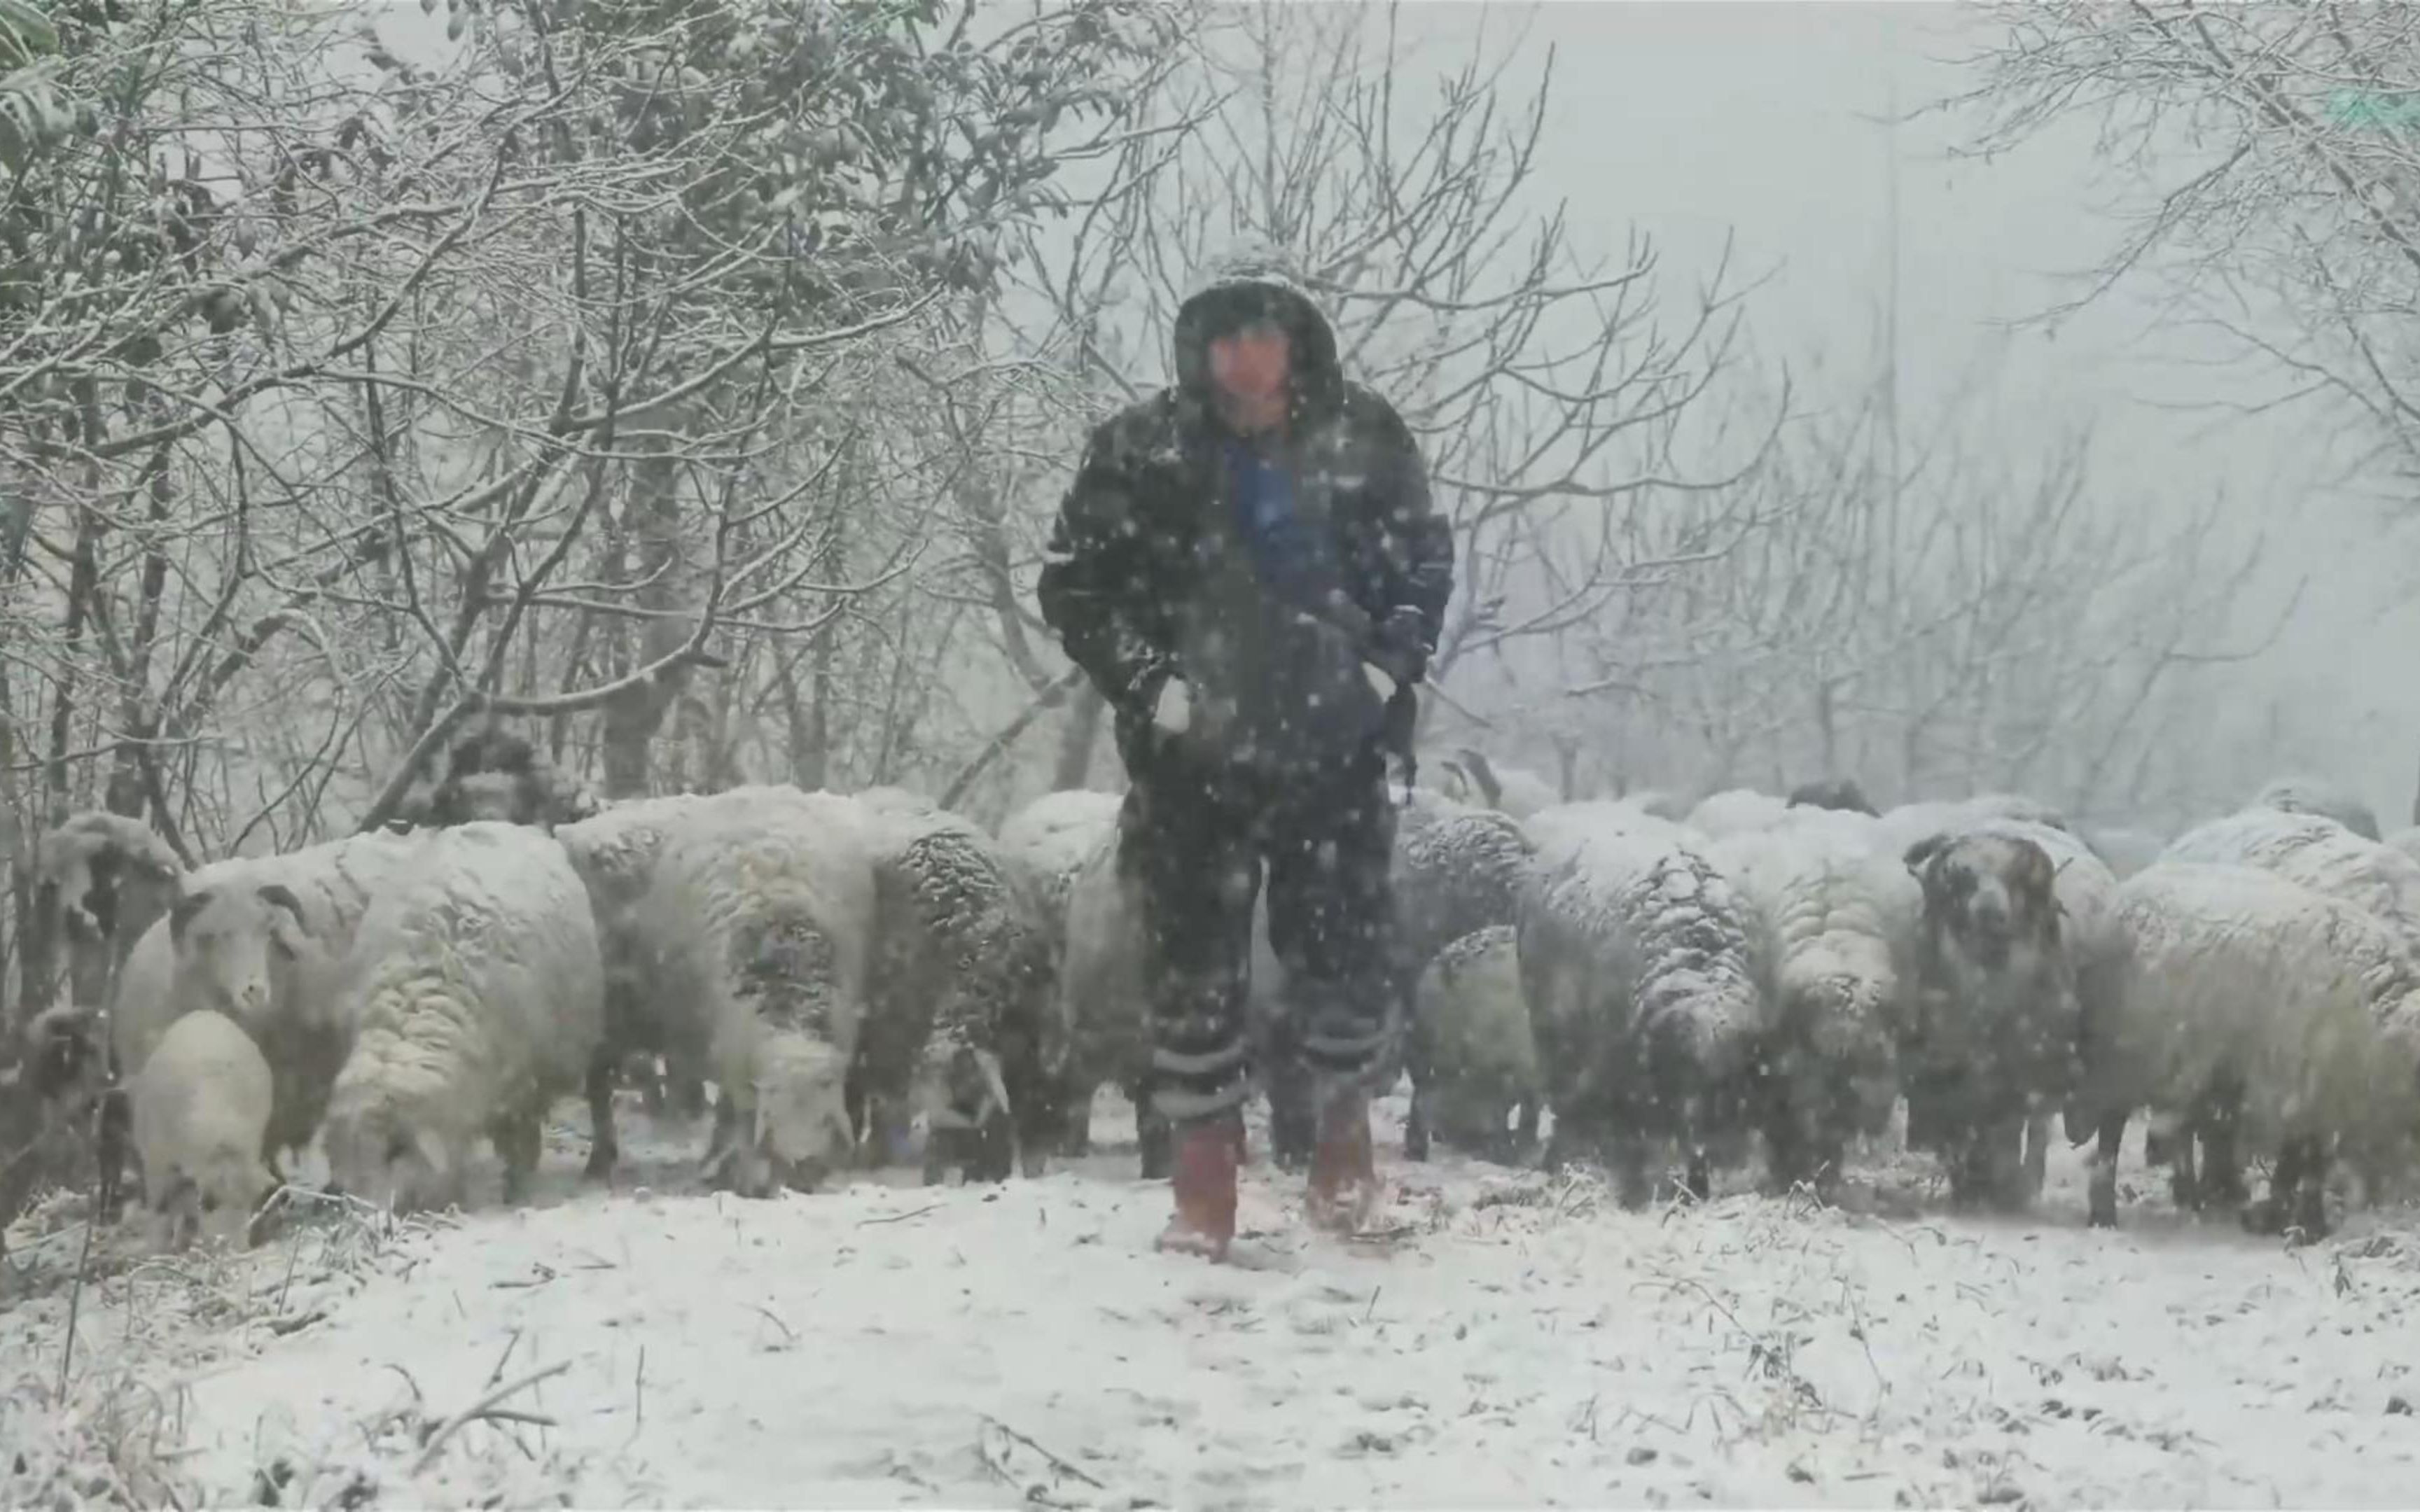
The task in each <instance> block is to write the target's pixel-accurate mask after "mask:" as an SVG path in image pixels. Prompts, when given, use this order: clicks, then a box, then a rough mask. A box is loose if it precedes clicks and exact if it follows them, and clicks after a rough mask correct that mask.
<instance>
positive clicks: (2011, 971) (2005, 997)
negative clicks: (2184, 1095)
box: [1900, 829, 2082, 1207]
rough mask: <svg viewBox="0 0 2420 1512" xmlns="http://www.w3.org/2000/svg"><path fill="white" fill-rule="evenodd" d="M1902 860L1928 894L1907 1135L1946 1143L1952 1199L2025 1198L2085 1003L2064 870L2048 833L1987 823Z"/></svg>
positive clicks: (1917, 1144)
mask: <svg viewBox="0 0 2420 1512" xmlns="http://www.w3.org/2000/svg"><path fill="white" fill-rule="evenodd" d="M1906 862H1907V865H1908V867H1909V869H1910V870H1911V871H1913V872H1915V873H1916V880H1917V882H1918V883H1919V884H1920V885H1921V887H1922V888H1923V893H1924V914H1923V926H1922V933H1921V934H1920V936H1919V947H1918V961H1919V968H1918V981H1919V989H1918V993H1917V997H1916V1014H1915V1018H1914V1021H1913V1023H1912V1024H1911V1025H1910V1026H1909V1028H1908V1031H1907V1033H1906V1034H1905V1036H1904V1037H1903V1039H1902V1041H1901V1044H1900V1082H1901V1086H1902V1087H1903V1088H1905V1090H1906V1092H1907V1101H1908V1145H1909V1148H1911V1149H1935V1150H1937V1151H1938V1152H1939V1153H1940V1155H1941V1157H1942V1160H1943V1164H1944V1165H1946V1166H1947V1173H1948V1176H1949V1181H1950V1191H1951V1196H1953V1198H1954V1199H1956V1200H1958V1201H1961V1202H1968V1201H1975V1200H1981V1201H1985V1202H1989V1203H1992V1204H1993V1205H1996V1206H2002V1207H2017V1206H2021V1205H2022V1204H2023V1203H2024V1201H2025V1200H2026V1199H2027V1198H2028V1197H2029V1196H2030V1195H2031V1193H2032V1192H2033V1191H2034V1190H2037V1189H2038V1183H2037V1182H2036V1181H2035V1180H2034V1177H2033V1171H2034V1170H2035V1169H2036V1168H2038V1167H2039V1166H2040V1164H2041V1162H2042V1160H2043V1158H2044V1156H2045V1154H2046V1140H2047V1129H2046V1127H2045V1126H2044V1124H2043V1119H2044V1117H2045V1115H2044V1113H2043V1107H2044V1105H2045V1104H2046V1103H2047V1102H2049V1101H2051V1100H2055V1099H2057V1098H2060V1097H2063V1096H2064V1095H2065V1093H2066V1091H2067V1089H2068V1088H2069V1087H2070V1085H2071V1079H2072V1074H2073V1064H2074V1057H2075V1045H2076V1034H2077V1026H2078V1021H2079V1017H2080V1014H2081V1011H2082V1010H2081V1008H2080V1006H2079V1003H2078V998H2077V982H2076V972H2075V966H2074V963H2073V961H2072V959H2071V955H2070V953H2069V951H2068V949H2067V947H2066V942H2065V938H2064V934H2063V932H2062V928H2061V918H2060V902H2059V895H2058V887H2057V877H2058V873H2057V870H2056V868H2055V863H2054V862H2053V860H2052V858H2051V856H2050V854H2049V852H2048V851H2047V850H2046V849H2045V848H2044V846H2043V845H2042V843H2040V839H2039V838H2037V837H2031V836H2027V835H2024V834H2012V833H1995V832H1993V831H1991V830H1987V829H1969V830H1967V831H1965V832H1963V833H1961V834H1955V835H1936V836H1933V837H1931V838H1930V839H1927V840H1925V841H1919V842H1918V843H1917V844H1916V845H1915V846H1912V847H1911V848H1910V849H1909V851H1908V853H1907V856H1906ZM2028 1140H2030V1141H2031V1143H2030V1146H2028V1144H2027V1141H2028Z"/></svg>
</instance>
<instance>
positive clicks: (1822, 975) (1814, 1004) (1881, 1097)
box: [1709, 809, 1924, 1187]
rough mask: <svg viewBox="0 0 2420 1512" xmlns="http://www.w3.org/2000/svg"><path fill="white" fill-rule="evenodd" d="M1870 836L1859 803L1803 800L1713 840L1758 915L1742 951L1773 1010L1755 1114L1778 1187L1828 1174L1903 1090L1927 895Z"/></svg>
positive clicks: (1823, 1181)
mask: <svg viewBox="0 0 2420 1512" xmlns="http://www.w3.org/2000/svg"><path fill="white" fill-rule="evenodd" d="M1860 821H1863V822H1860ZM1876 839H1877V831H1876V830H1875V829H1874V827H1873V826H1872V825H1871V822H1870V821H1864V820H1863V816H1860V815H1855V814H1852V813H1846V812H1840V811H1836V810H1819V809H1799V810H1792V811H1791V817H1790V818H1789V819H1787V820H1785V821H1783V822H1781V823H1778V824H1776V825H1773V826H1772V827H1770V828H1766V829H1761V830H1746V831H1741V832H1737V833H1733V834H1731V835H1730V836H1727V837H1726V838H1724V839H1722V840H1718V841H1714V842H1713V844H1712V845H1711V846H1710V848H1709V849H1710V853H1711V854H1712V855H1713V856H1714V859H1715V861H1716V862H1717V863H1718V864H1720V865H1721V866H1722V868H1723V869H1724V871H1725V872H1728V873H1729V874H1730V876H1731V877H1733V878H1734V879H1735V880H1736V881H1737V883H1738V885H1739V889H1740V891H1741V893H1742V895H1743V896H1744V897H1745V900H1746V901H1747V903H1748V904H1749V907H1750V909H1751V911H1752V917H1753V918H1754V921H1755V929H1754V933H1753V935H1752V938H1751V947H1752V948H1751V951H1750V959H1751V960H1752V961H1753V962H1754V963H1755V964H1756V969H1757V972H1758V980H1759V982H1760V984H1761V986H1762V988H1763V990H1764V993H1765V995H1766V1000H1767V1002H1768V1004H1769V1005H1770V1015H1771V1033H1770V1035H1769V1036H1768V1038H1767V1041H1766V1042H1765V1044H1764V1047H1763V1050H1762V1053H1761V1055H1760V1056H1759V1057H1758V1074H1757V1078H1756V1080H1757V1103H1758V1108H1759V1121H1760V1122H1761V1125H1762V1126H1763V1131H1764V1136H1765V1146H1766V1154H1767V1159H1768V1161H1769V1163H1770V1165H1771V1167H1772V1175H1773V1178H1774V1180H1775V1181H1776V1184H1778V1185H1781V1186H1783V1187H1788V1186H1790V1185H1792V1184H1793V1183H1795V1182H1797V1181H1800V1180H1812V1181H1815V1182H1816V1183H1817V1184H1818V1185H1819V1186H1826V1187H1828V1186H1829V1185H1830V1184H1831V1183H1832V1182H1834V1181H1836V1180H1838V1176H1839V1173H1840V1165H1841V1161H1842V1159H1843V1157H1844V1155H1845V1154H1846V1149H1847V1143H1848V1140H1849V1139H1850V1138H1851V1137H1853V1136H1856V1135H1866V1136H1870V1135H1873V1134H1879V1133H1881V1132H1882V1130H1883V1128H1884V1127H1885V1125H1887V1123H1888V1122H1889V1120H1890V1115H1891V1109H1892V1106H1893V1104H1894V1103H1896V1101H1897V1099H1898V1096H1899V1077H1898V1070H1897V1055H1898V1045H1899V1042H1900V1039H1901V1038H1902V1037H1903V1036H1904V1034H1905V1033H1906V1031H1907V1027H1908V1025H1909V1021H1910V1017H1911V1011H1910V1002H1911V999H1912V998H1913V996H1914V994H1915V990H1916V969H1917V968H1916V940H1917V934H1918V931H1919V930H1920V929H1921V927H1922V921H1923V913H1924V897H1923V892H1922V889H1920V888H1919V887H1917V886H1916V878H1915V877H1914V876H1913V875H1911V874H1910V873H1909V872H1908V870H1907V868H1906V866H1905V865H1903V864H1902V863H1901V862H1900V860H1899V858H1897V857H1896V856H1887V855H1885V854H1884V853H1883V852H1882V850H1881V849H1880V847H1879V846H1878V844H1876V843H1875V841H1876Z"/></svg>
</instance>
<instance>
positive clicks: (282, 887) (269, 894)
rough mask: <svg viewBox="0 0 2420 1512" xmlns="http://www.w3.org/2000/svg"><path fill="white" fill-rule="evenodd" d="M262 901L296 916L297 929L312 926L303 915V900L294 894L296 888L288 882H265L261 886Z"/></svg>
mask: <svg viewBox="0 0 2420 1512" xmlns="http://www.w3.org/2000/svg"><path fill="white" fill-rule="evenodd" d="M260 901H261V902H262V903H273V904H275V905H276V906H277V907H280V908H283V909H285V910H286V911H287V913H289V914H292V915H293V916H294V924H295V927H296V928H297V929H308V928H309V927H310V924H311V921H310V920H309V919H308V918H304V917H303V916H302V899H300V898H297V897H296V896H294V889H293V888H291V887H287V886H286V884H284V883H282V882H269V883H263V884H262V885H261V887H260Z"/></svg>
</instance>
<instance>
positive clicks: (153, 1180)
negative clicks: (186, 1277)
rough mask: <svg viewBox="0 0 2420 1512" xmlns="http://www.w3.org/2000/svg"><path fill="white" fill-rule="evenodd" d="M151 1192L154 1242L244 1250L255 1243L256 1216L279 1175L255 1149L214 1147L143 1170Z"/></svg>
mask: <svg viewBox="0 0 2420 1512" xmlns="http://www.w3.org/2000/svg"><path fill="white" fill-rule="evenodd" d="M144 1181H145V1185H146V1187H147V1188H148V1190H149V1196H150V1223H151V1243H152V1246H153V1247H154V1248H155V1249H159V1250H163V1251H176V1250H183V1249H186V1248H189V1247H191V1246H192V1245H193V1244H194V1242H195V1241H197V1240H198V1241H199V1242H202V1243H204V1244H209V1245H214V1246H225V1247H226V1248H230V1249H233V1248H240V1247H243V1246H244V1245H247V1244H249V1243H250V1242H252V1233H253V1220H254V1217H255V1215H256V1213H258V1212H259V1211H260V1207H261V1204H262V1203H264V1202H266V1201H268V1200H269V1196H270V1194H271V1193H272V1192H274V1191H275V1190H276V1189H277V1185H278V1181H277V1178H276V1175H275V1173H273V1172H272V1171H271V1170H270V1168H269V1165H268V1163H267V1162H265V1161H263V1160H262V1159H261V1157H260V1152H259V1151H258V1150H256V1149H253V1150H246V1149H238V1148H236V1147H235V1146H233V1145H214V1146H212V1147H211V1148H209V1149H204V1150H200V1151H197V1152H195V1153H194V1154H191V1155H188V1156H187V1157H185V1158H184V1159H181V1160H178V1161H176V1162H174V1163H172V1164H171V1165H169V1166H168V1169H167V1170H166V1171H165V1172H164V1173H161V1174H159V1175H156V1176H155V1175H154V1174H153V1173H152V1172H149V1171H146V1172H145V1173H144Z"/></svg>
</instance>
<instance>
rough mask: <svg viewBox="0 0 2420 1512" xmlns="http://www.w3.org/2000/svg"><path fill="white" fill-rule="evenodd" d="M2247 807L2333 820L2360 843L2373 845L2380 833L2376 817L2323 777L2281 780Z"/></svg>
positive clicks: (2277, 780) (2356, 799) (2296, 777)
mask: <svg viewBox="0 0 2420 1512" xmlns="http://www.w3.org/2000/svg"><path fill="white" fill-rule="evenodd" d="M2251 806H2252V807H2253V808H2255V809H2274V810H2277V811H2278V812H2280V813H2295V814H2317V815H2319V816H2320V817H2321V818H2324V819H2333V820H2335V822H2336V823H2337V824H2340V825H2344V826H2345V827H2346V828H2347V829H2350V830H2351V831H2352V832H2353V833H2354V834H2356V835H2359V836H2360V837H2361V838H2362V839H2364V840H2373V841H2374V840H2376V839H2378V838H2379V835H2380V833H2381V831H2380V829H2379V826H2378V815H2377V813H2376V812H2374V811H2373V810H2371V809H2370V807H2369V805H2368V804H2366V803H2364V802H2362V801H2361V799H2360V798H2358V797H2356V796H2355V795H2352V794H2350V793H2348V792H2346V791H2345V790H2344V789H2343V788H2342V787H2340V786H2338V785H2337V784H2336V783H2334V782H2331V781H2329V780H2328V779H2325V778H2323V777H2304V776H2295V777H2281V778H2279V779H2276V780H2275V781H2273V782H2271V783H2270V784H2269V785H2268V786H2267V787H2264V788H2262V789H2261V790H2260V791H2259V793H2257V795H2254V797H2253V799H2252V804H2251Z"/></svg>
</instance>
